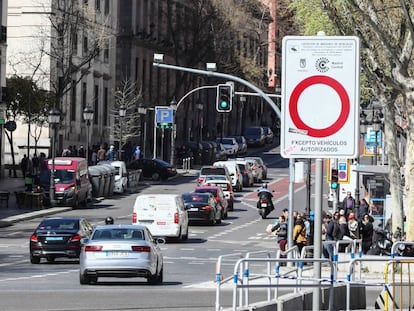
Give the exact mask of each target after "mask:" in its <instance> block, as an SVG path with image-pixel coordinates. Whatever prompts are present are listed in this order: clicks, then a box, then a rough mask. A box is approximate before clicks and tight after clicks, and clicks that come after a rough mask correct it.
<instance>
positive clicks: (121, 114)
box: [119, 104, 126, 161]
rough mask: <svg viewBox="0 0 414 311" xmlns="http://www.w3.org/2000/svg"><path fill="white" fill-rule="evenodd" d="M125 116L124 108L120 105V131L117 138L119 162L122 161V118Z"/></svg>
mask: <svg viewBox="0 0 414 311" xmlns="http://www.w3.org/2000/svg"><path fill="white" fill-rule="evenodd" d="M125 115H126V108H125V106H124V105H123V104H122V105H121V106H120V107H119V129H120V137H119V160H121V161H122V129H123V126H124V124H123V123H124V117H125Z"/></svg>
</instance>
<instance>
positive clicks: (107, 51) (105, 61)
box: [104, 43, 109, 64]
mask: <svg viewBox="0 0 414 311" xmlns="http://www.w3.org/2000/svg"><path fill="white" fill-rule="evenodd" d="M104 63H105V64H107V63H109V44H108V43H105V48H104Z"/></svg>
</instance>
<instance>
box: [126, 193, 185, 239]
mask: <svg viewBox="0 0 414 311" xmlns="http://www.w3.org/2000/svg"><path fill="white" fill-rule="evenodd" d="M132 224H134V225H135V224H138V225H145V226H147V227H148V229H149V230H150V232H151V234H152V235H153V236H155V237H163V238H173V239H178V240H181V241H184V240H187V239H188V214H187V212H186V211H185V210H184V202H183V199H182V198H181V195H179V194H168V193H160V194H140V195H138V196H137V198H136V199H135V203H134V207H133V211H132Z"/></svg>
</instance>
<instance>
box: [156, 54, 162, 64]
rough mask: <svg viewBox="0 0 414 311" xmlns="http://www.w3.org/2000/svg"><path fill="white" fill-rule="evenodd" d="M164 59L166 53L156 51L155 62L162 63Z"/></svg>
mask: <svg viewBox="0 0 414 311" xmlns="http://www.w3.org/2000/svg"><path fill="white" fill-rule="evenodd" d="M163 61H164V54H157V53H154V62H155V63H162V62H163Z"/></svg>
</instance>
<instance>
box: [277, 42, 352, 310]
mask: <svg viewBox="0 0 414 311" xmlns="http://www.w3.org/2000/svg"><path fill="white" fill-rule="evenodd" d="M282 59H283V64H282V113H281V126H282V127H281V144H280V150H281V155H282V156H283V157H285V158H289V160H290V161H292V160H293V159H294V158H315V159H316V160H315V225H314V228H315V230H314V258H320V257H321V251H322V240H321V227H322V193H323V192H322V179H323V165H322V159H323V158H334V159H335V161H337V159H338V158H355V157H356V156H357V154H358V137H359V40H358V38H357V37H328V36H323V35H322V36H311V37H299V36H287V37H284V38H283V47H282ZM336 172H337V170H336ZM291 178H292V177H291ZM336 191H337V189H335V192H336ZM335 199H336V198H335ZM289 209H290V206H289ZM335 209H336V207H335ZM289 215H291V211H289ZM314 277H315V278H316V279H320V277H321V266H320V263H315V267H314ZM312 310H320V293H319V289H315V290H314V292H313V306H312Z"/></svg>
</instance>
